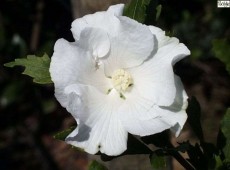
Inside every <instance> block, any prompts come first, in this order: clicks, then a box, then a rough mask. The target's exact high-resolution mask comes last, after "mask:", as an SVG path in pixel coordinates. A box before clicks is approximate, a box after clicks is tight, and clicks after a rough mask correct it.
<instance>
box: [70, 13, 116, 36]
mask: <svg viewBox="0 0 230 170" xmlns="http://www.w3.org/2000/svg"><path fill="white" fill-rule="evenodd" d="M86 27H94V28H100V29H103V30H104V31H106V32H107V33H108V34H109V35H110V36H116V35H117V34H118V32H119V27H120V21H119V20H118V18H117V17H116V16H115V15H114V14H113V13H111V12H96V13H94V14H89V15H85V16H84V17H82V18H78V19H76V20H74V21H73V22H72V28H71V31H72V33H73V36H74V38H75V40H79V38H80V34H81V31H82V30H84V29H85V28H86Z"/></svg>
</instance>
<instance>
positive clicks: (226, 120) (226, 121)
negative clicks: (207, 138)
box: [221, 108, 230, 162]
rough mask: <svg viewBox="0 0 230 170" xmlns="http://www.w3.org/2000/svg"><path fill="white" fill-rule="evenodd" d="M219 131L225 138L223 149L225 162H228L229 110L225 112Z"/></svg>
mask: <svg viewBox="0 0 230 170" xmlns="http://www.w3.org/2000/svg"><path fill="white" fill-rule="evenodd" d="M221 130H222V132H223V134H224V136H225V138H226V144H225V146H224V148H223V151H224V155H225V161H226V162H230V108H229V109H228V110H227V111H226V113H225V116H224V118H223V120H222V123H221Z"/></svg>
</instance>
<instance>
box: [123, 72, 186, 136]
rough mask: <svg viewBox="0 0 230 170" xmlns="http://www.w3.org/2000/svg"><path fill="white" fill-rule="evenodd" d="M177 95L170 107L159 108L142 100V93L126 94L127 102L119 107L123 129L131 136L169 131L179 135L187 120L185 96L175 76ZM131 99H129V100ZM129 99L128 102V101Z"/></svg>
mask: <svg viewBox="0 0 230 170" xmlns="http://www.w3.org/2000/svg"><path fill="white" fill-rule="evenodd" d="M175 80H176V81H175V82H176V84H175V85H174V86H176V89H177V92H176V93H177V95H176V97H175V100H174V102H173V104H172V105H171V106H168V107H161V106H158V105H155V104H152V105H151V102H148V104H147V102H143V101H144V100H145V101H148V100H146V99H144V97H143V95H142V93H141V92H140V93H139V94H138V93H136V92H137V91H136V90H134V91H133V92H132V93H130V94H127V93H126V100H127V101H125V102H127V103H126V104H124V105H121V107H120V109H119V114H120V117H121V120H122V124H123V126H124V128H125V129H126V130H127V131H128V132H129V133H132V134H135V135H140V136H147V135H152V134H155V133H159V132H162V131H163V130H166V129H169V128H170V129H171V130H172V131H173V132H174V133H175V134H176V136H178V135H179V133H180V131H181V129H182V128H183V125H184V123H185V121H186V119H187V114H186V112H185V109H186V108H187V94H186V92H185V91H184V89H183V85H182V83H181V81H180V78H179V77H178V76H175ZM130 98H131V99H130ZM129 99H130V100H129Z"/></svg>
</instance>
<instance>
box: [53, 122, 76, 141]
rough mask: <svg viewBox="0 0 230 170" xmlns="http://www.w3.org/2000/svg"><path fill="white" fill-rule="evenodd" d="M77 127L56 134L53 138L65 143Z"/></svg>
mask: <svg viewBox="0 0 230 170" xmlns="http://www.w3.org/2000/svg"><path fill="white" fill-rule="evenodd" d="M75 128H76V127H75V126H72V127H70V128H68V129H66V130H63V131H61V132H58V133H56V134H55V135H54V136H53V137H54V139H58V140H62V141H65V138H66V137H67V136H68V135H69V134H70V133H71V132H72V131H73V130H74V129H75Z"/></svg>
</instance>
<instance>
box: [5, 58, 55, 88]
mask: <svg viewBox="0 0 230 170" xmlns="http://www.w3.org/2000/svg"><path fill="white" fill-rule="evenodd" d="M4 66H6V67H14V66H24V67H25V70H24V72H23V73H22V74H25V75H28V76H30V77H32V78H33V82H35V83H39V84H49V83H52V80H51V78H50V73H49V66H50V58H49V57H48V55H47V54H44V55H43V56H42V57H37V56H35V55H28V56H27V58H22V59H15V61H13V62H9V63H6V64H4Z"/></svg>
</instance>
